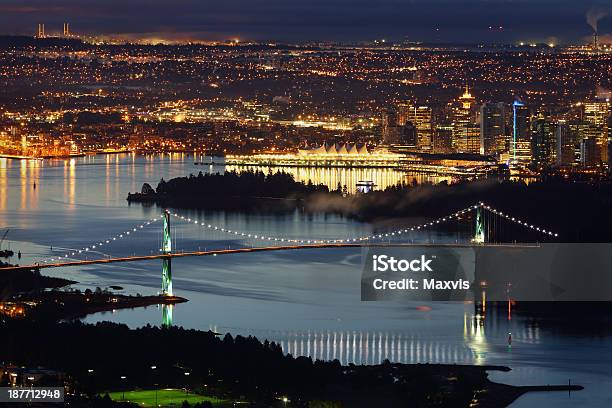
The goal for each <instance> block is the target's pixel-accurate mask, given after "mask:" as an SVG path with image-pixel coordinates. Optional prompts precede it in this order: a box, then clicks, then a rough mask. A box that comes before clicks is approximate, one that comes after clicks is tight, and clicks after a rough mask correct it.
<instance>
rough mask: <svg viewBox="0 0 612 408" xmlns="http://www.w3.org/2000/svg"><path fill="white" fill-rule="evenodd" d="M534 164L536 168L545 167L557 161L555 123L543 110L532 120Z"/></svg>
mask: <svg viewBox="0 0 612 408" xmlns="http://www.w3.org/2000/svg"><path fill="white" fill-rule="evenodd" d="M531 152H532V165H533V167H534V168H536V169H539V170H541V169H544V168H545V167H547V166H549V165H552V164H554V163H555V161H556V154H557V149H556V138H555V135H554V125H553V123H551V121H550V118H549V117H548V116H547V115H546V114H545V113H543V112H540V113H538V115H537V116H536V117H535V118H534V119H533V121H532V138H531Z"/></svg>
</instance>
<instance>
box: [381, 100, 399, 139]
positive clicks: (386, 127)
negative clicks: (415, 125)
mask: <svg viewBox="0 0 612 408" xmlns="http://www.w3.org/2000/svg"><path fill="white" fill-rule="evenodd" d="M402 132H403V126H399V125H398V115H397V112H395V111H394V110H390V109H389V110H386V111H384V112H383V115H382V139H383V142H384V143H385V144H387V145H394V144H397V143H398V142H399V140H400V136H401V134H402Z"/></svg>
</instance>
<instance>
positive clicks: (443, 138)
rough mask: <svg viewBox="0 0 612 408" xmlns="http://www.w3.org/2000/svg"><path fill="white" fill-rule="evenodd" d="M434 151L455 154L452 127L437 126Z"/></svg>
mask: <svg viewBox="0 0 612 408" xmlns="http://www.w3.org/2000/svg"><path fill="white" fill-rule="evenodd" d="M433 150H434V152H436V153H453V152H454V151H455V150H454V149H453V127H452V125H448V124H447V125H437V126H436V130H435V132H434V139H433Z"/></svg>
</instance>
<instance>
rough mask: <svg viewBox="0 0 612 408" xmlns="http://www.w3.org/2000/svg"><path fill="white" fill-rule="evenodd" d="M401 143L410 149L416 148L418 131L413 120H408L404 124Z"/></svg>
mask: <svg viewBox="0 0 612 408" xmlns="http://www.w3.org/2000/svg"><path fill="white" fill-rule="evenodd" d="M399 144H400V145H401V146H405V147H406V148H408V149H411V150H416V148H417V146H418V132H417V128H416V126H415V125H414V124H413V123H412V122H411V121H407V122H406V124H405V125H404V129H403V130H402V137H401V140H400V143H399Z"/></svg>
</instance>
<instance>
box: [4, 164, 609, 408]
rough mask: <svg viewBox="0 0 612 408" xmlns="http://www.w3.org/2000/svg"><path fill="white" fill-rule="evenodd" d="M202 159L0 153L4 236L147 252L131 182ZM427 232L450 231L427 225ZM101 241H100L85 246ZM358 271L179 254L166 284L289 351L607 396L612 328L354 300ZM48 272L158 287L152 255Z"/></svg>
mask: <svg viewBox="0 0 612 408" xmlns="http://www.w3.org/2000/svg"><path fill="white" fill-rule="evenodd" d="M199 170H204V171H222V170H223V169H222V168H210V167H209V166H205V167H202V166H197V167H196V166H194V165H193V158H190V157H187V156H184V155H172V156H169V155H166V156H161V157H160V156H154V157H153V156H152V157H136V156H131V155H123V156H96V157H86V158H78V159H73V160H65V161H64V160H60V161H45V162H26V161H23V162H19V161H8V160H2V159H0V228H2V229H5V228H10V231H9V235H8V239H9V240H10V241H9V242H8V243H6V242H5V244H4V246H5V247H6V246H7V245H10V246H11V248H12V249H14V250H15V251H17V250H21V252H22V253H23V254H24V258H23V259H22V260H21V263H29V262H33V261H40V260H41V259H45V258H47V259H48V258H54V257H59V256H63V255H64V254H66V253H71V252H74V251H75V250H78V249H79V248H84V247H89V248H90V250H89V251H87V254H86V255H84V254H82V255H81V257H84V256H88V257H98V256H103V255H104V254H110V255H112V256H118V255H129V254H149V253H155V252H156V251H157V250H158V248H159V246H160V239H161V232H160V229H161V226H160V224H159V222H156V223H153V224H151V225H146V226H144V227H143V228H142V229H140V228H139V226H140V225H141V224H142V223H143V222H144V221H147V220H149V219H151V218H153V217H155V216H157V215H159V213H160V209H158V208H155V207H151V208H146V207H143V206H141V205H132V206H129V205H128V204H127V202H126V200H125V197H126V195H127V193H128V191H137V190H139V189H140V187H141V186H142V183H143V182H149V183H151V184H153V185H155V184H156V183H157V181H158V180H159V179H160V178H161V177H164V178H166V179H169V178H172V177H176V176H183V175H186V174H189V173H191V172H197V171H199ZM371 176H372V177H376V175H375V174H373V175H371ZM326 177H327V176H326ZM334 180H335V179H334ZM35 182H36V188H34V183H35ZM211 194H214V192H211ZM181 213H182V214H184V215H186V216H188V217H190V218H192V219H194V220H198V222H199V223H202V222H203V223H205V224H211V225H218V226H221V227H223V228H227V229H232V230H238V231H245V232H249V233H252V234H254V235H255V234H265V235H271V236H280V237H283V238H305V237H306V238H309V239H322V238H348V237H352V236H359V235H367V234H369V233H371V232H372V229H373V227H372V226H371V225H368V224H361V223H357V222H354V221H350V220H346V219H342V218H340V217H336V216H322V215H317V216H309V215H304V214H300V213H298V212H295V213H290V214H279V215H246V214H229V213H224V212H212V213H210V212H209V213H199V214H198V213H187V212H184V211H183V212H181ZM134 227H136V228H137V231H135V232H134V231H133V228H134ZM127 231H130V232H131V234H130V235H129V236H127V235H126V234H125V233H126V232H127ZM172 232H173V235H174V237H175V250H179V251H180V250H194V249H198V248H200V249H202V248H209V249H212V248H223V247H238V246H245V245H256V244H261V242H259V243H258V242H255V241H254V240H244V239H242V238H241V239H237V237H233V236H228V235H227V234H225V233H222V232H220V231H214V230H212V231H211V230H209V229H207V228H201V227H197V226H195V225H193V224H185V223H179V222H176V223H174V227H173V231H172ZM117 234H124V238H120V239H117V240H116V241H112V240H110V243H109V244H108V245H106V244H105V241H106V240H107V239H109V238H112V237H113V236H115V237H116V236H117ZM417 238H419V237H417ZM422 238H432V237H431V236H428V237H422ZM434 238H435V239H436V240H438V241H439V240H444V239H450V238H449V237H445V236H444V235H440V234H435V233H434ZM454 238H455V237H453V239H454ZM100 242H102V243H104V245H103V246H102V247H97V248H95V249H93V248H92V246H93V245H96V244H98V243H100ZM15 262H16V260H15ZM360 271H361V252H360V250H356V249H341V250H339V249H334V250H329V249H320V250H304V251H294V252H268V253H254V254H241V255H229V256H218V257H214V258H213V257H206V258H180V259H178V258H175V259H174V260H173V273H174V290H175V293H176V294H177V295H179V296H183V297H186V298H188V299H189V300H190V301H189V302H188V303H185V304H180V305H178V306H176V307H174V308H173V309H172V311H171V312H172V316H173V321H174V324H177V325H181V326H185V327H191V328H198V329H205V330H207V329H212V330H215V331H217V332H221V333H225V332H230V333H232V334H242V335H248V334H252V335H255V336H257V337H258V338H260V339H264V338H267V339H269V340H274V341H278V342H280V343H281V344H282V346H283V349H284V350H285V351H286V352H289V353H292V354H294V355H310V356H313V357H316V358H322V359H333V358H337V359H339V360H340V361H342V362H343V363H349V362H354V363H357V364H360V363H363V364H376V363H380V362H381V361H382V360H384V359H386V358H388V359H390V360H391V361H398V362H407V363H416V362H431V363H459V364H501V365H508V366H510V367H512V369H513V370H512V371H511V372H509V373H494V374H492V375H493V378H494V379H496V380H499V381H502V382H506V383H512V384H524V385H528V384H566V383H567V381H568V379H571V381H572V383H577V384H582V385H584V386H585V387H587V388H586V390H585V391H582V392H577V393H572V394H571V396H568V394H567V393H555V394H552V393H543V394H532V395H528V396H525V397H523V398H521V399H520V400H519V401H517V403H516V404H515V406H517V407H531V406H535V405H536V404H539V405H540V406H551V407H552V406H554V407H566V406H567V407H569V406H572V407H574V406H588V407H600V406H607V405H611V404H612V399H611V398H612V393H611V392H610V390H612V376H611V375H610V374H609V367H610V365H611V363H612V338H611V337H610V336H607V335H603V336H594V335H584V334H582V335H567V334H560V333H559V332H558V331H556V330H555V331H553V330H549V329H547V328H545V327H540V326H539V325H534V324H527V321H526V319H525V318H524V317H521V316H519V315H517V314H516V313H514V314H512V315H511V316H508V314H507V313H505V312H501V313H486V317H481V316H479V315H478V314H477V313H475V311H474V306H473V305H472V304H463V303H443V302H437V303H429V304H418V303H414V302H412V303H411V302H407V303H388V302H375V303H372V302H361V301H360V292H359V291H360V273H361V272H360ZM48 273H49V274H52V275H55V276H62V277H65V278H68V279H74V280H76V281H79V282H80V284H79V285H77V286H78V287H81V288H85V287H95V286H100V287H108V286H109V285H119V286H122V287H124V288H125V289H124V292H125V293H142V294H154V293H156V292H157V291H159V287H160V275H161V262H160V261H150V262H142V263H133V264H114V265H112V266H90V267H82V268H65V269H55V270H48ZM101 320H112V321H116V322H124V323H127V324H129V325H131V326H140V325H143V324H146V323H151V324H157V325H159V324H161V322H162V310H161V309H160V308H158V307H149V308H146V309H136V310H124V311H117V312H113V313H103V314H97V315H93V316H90V317H89V318H87V321H89V322H95V321H101ZM509 332H511V333H512V338H513V341H512V346H511V347H509V346H508V341H507V338H508V333H509Z"/></svg>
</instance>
